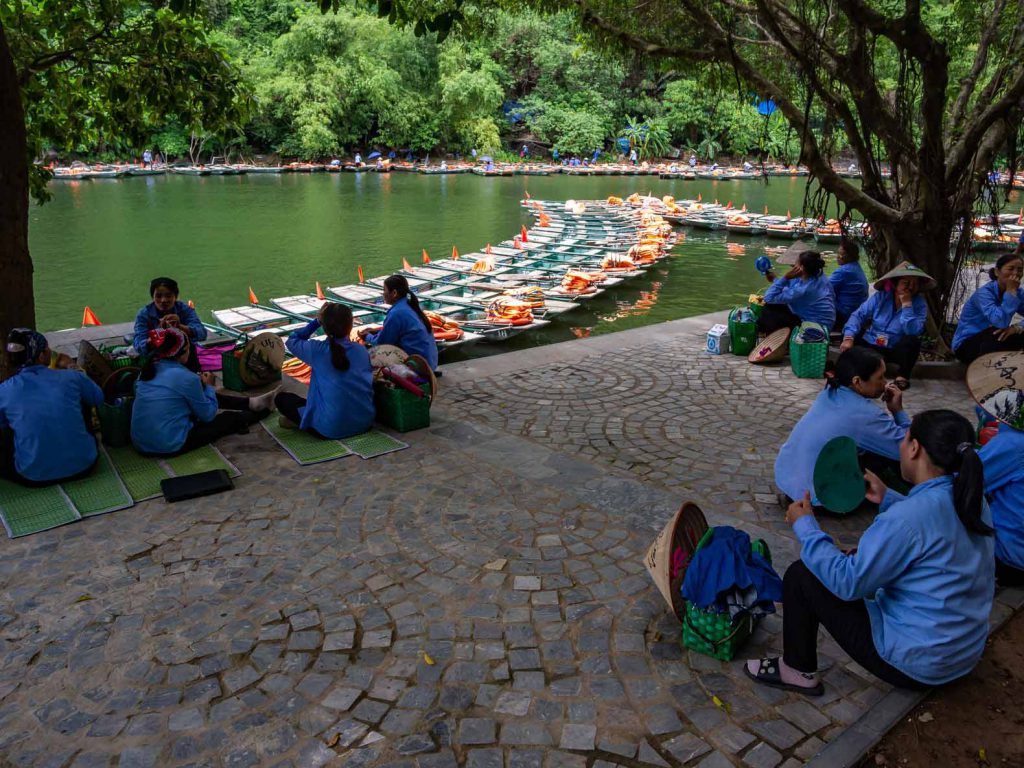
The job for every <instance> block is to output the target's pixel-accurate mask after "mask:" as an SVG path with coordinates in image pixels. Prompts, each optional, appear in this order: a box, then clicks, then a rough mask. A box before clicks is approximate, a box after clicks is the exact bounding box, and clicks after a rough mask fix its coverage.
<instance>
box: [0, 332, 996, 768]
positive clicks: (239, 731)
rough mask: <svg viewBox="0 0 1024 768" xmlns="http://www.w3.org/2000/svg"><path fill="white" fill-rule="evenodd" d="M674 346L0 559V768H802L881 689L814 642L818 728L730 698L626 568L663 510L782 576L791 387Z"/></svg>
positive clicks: (265, 448)
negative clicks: (758, 546)
mask: <svg viewBox="0 0 1024 768" xmlns="http://www.w3.org/2000/svg"><path fill="white" fill-rule="evenodd" d="M692 327H693V326H692V325H690V326H687V325H685V324H683V325H677V324H668V325H667V326H666V327H664V328H659V329H658V330H656V331H651V330H650V329H647V330H646V331H645V332H644V333H643V334H639V333H632V332H631V333H628V334H621V335H618V336H615V337H604V338H599V339H590V340H587V341H585V342H573V343H572V344H570V345H564V346H562V347H550V348H546V349H545V350H531V351H529V352H524V353H515V354H514V355H506V356H500V357H498V358H493V359H488V360H483V361H481V360H477V361H472V362H471V363H466V364H460V365H457V366H451V367H450V368H449V370H448V371H447V375H446V378H445V379H443V380H442V382H443V384H444V386H445V388H446V389H445V390H443V392H442V396H443V397H444V398H445V399H444V402H443V403H441V404H439V405H438V406H437V407H436V408H435V414H434V417H435V424H434V426H433V427H432V428H431V429H430V430H427V431H422V432H419V433H412V434H410V435H409V436H407V440H408V442H410V444H411V447H410V448H409V449H408V450H406V451H402V452H400V453H396V454H391V455H388V456H384V457H381V458H378V459H374V460H371V461H361V460H360V459H358V458H355V457H350V458H346V459H343V460H340V461H336V462H331V463H326V464H320V465H315V466H310V467H299V466H297V465H296V464H294V462H292V461H291V459H289V458H288V457H287V456H286V455H285V454H284V453H283V452H282V451H280V450H279V449H277V448H276V446H275V444H274V443H272V441H271V440H270V439H269V438H268V437H267V436H266V435H265V434H263V433H262V431H260V430H256V431H254V432H253V433H251V434H249V435H244V436H236V437H232V438H230V439H228V440H225V441H224V443H223V445H222V449H223V450H224V452H225V453H226V454H227V455H228V457H229V458H230V459H231V460H232V461H234V462H235V463H236V464H237V465H238V466H239V467H240V468H241V469H242V471H243V473H244V475H243V477H241V478H240V479H239V480H238V487H237V489H236V490H235V491H234V492H232V493H227V494H222V495H219V496H214V497H209V498H206V499H201V500H196V501H191V502H184V503H181V504H177V505H174V506H168V505H166V504H164V503H163V502H160V501H156V502H149V503H145V504H141V505H138V506H137V507H136V508H134V509H133V510H129V511H124V512H117V513H113V514H110V515H105V516H102V517H99V518H95V519H90V520H87V521H84V522H81V523H77V524H75V525H71V526H67V527H64V528H61V529H57V530H55V531H51V532H47V533H42V534H38V535H35V536H31V537H28V538H25V539H18V540H15V541H5V542H3V543H2V544H0V583H2V586H3V592H2V597H0V638H2V642H3V651H2V653H3V655H2V658H0V764H5V765H6V764H10V765H16V766H53V767H54V768H58V767H63V766H74V767H75V768H86V766H115V765H116V766H121V767H122V768H135V767H140V768H141V767H146V766H185V765H196V766H199V765H211V766H221V765H223V766H250V765H271V766H320V765H339V766H351V767H352V768H357V767H358V766H371V765H395V766H409V768H439V767H441V766H468V767H470V768H492V767H493V768H502V767H503V766H510V767H512V766H514V767H515V768H527V766H537V767H538V768H541V767H542V766H546V767H547V768H555V767H556V766H580V767H581V768H582V766H593V767H594V768H609V767H610V766H614V765H616V764H618V765H624V766H669V765H671V766H695V765H700V766H704V767H705V768H713V767H714V766H730V765H739V766H751V767H752V768H761V767H767V768H774V766H777V765H784V766H786V767H787V768H789V766H793V765H798V764H800V763H802V762H803V760H804V759H806V758H810V757H811V756H812V755H814V754H815V753H817V752H818V751H819V750H820V749H821V748H822V747H823V746H824V745H825V744H826V743H827V742H829V741H831V740H833V739H834V738H836V737H837V735H838V734H840V733H841V732H842V731H843V730H844V729H846V728H847V727H848V726H849V725H850V724H852V723H854V722H855V721H857V720H858V718H860V716H861V715H862V714H863V713H864V712H865V711H866V710H867V709H868V708H870V707H872V705H873V704H875V703H876V702H878V701H879V700H881V699H882V697H883V696H884V695H885V693H886V689H885V688H884V687H883V686H880V685H879V684H876V683H875V681H873V680H872V679H871V678H870V676H868V675H867V673H865V672H863V670H860V669H859V668H857V667H856V665H854V664H852V663H851V662H850V661H849V660H848V659H847V658H845V656H844V655H843V654H842V652H841V651H840V650H839V649H838V648H837V647H835V645H834V644H832V643H831V642H830V641H828V640H826V641H825V642H824V643H823V655H822V662H823V664H824V665H825V666H826V667H827V671H826V673H825V682H826V684H827V694H826V696H824V697H823V698H821V699H818V700H814V701H809V700H805V699H803V698H800V697H797V696H792V695H787V694H785V693H781V692H777V691H774V690H771V689H766V688H760V687H754V686H752V685H751V684H749V682H748V681H747V680H746V679H745V678H744V676H743V674H742V671H741V669H740V662H739V661H737V662H732V663H721V662H718V661H715V660H713V659H710V658H708V657H705V656H700V655H697V654H693V653H689V652H686V651H684V650H682V649H681V648H680V646H679V644H678V642H677V638H678V636H679V626H678V623H677V622H676V621H675V620H674V619H671V618H669V617H667V616H666V610H665V607H664V605H663V603H662V601H661V599H660V597H659V596H658V594H657V592H656V590H655V589H654V587H653V585H652V584H651V583H650V581H649V578H648V576H647V574H646V572H645V571H644V569H643V566H642V563H641V556H642V553H643V552H644V550H645V549H646V547H647V546H648V544H649V542H650V540H651V538H652V536H653V533H654V531H656V530H658V529H660V527H661V526H662V525H663V523H664V521H665V519H666V518H667V516H668V515H670V514H671V513H672V512H673V511H674V510H675V509H676V508H678V506H679V503H680V500H681V499H682V498H683V497H689V498H693V499H695V500H697V501H698V502H699V503H701V504H702V506H703V507H704V508H705V510H706V511H707V512H708V514H709V517H710V518H711V520H712V522H713V523H716V524H732V525H738V526H742V527H743V528H745V529H746V530H748V531H749V532H751V533H752V534H754V535H757V536H763V537H764V538H766V539H767V540H768V541H769V543H770V544H771V546H772V549H773V554H774V556H775V560H776V562H777V563H778V564H779V565H780V568H781V567H783V566H785V565H786V564H787V563H788V562H789V561H791V560H792V559H793V557H794V556H795V548H794V545H793V542H792V538H791V535H790V534H789V533H788V531H787V529H786V527H785V526H784V525H782V524H781V522H780V520H781V510H779V509H778V508H777V507H774V506H773V502H772V499H771V492H772V488H771V482H770V478H771V463H772V459H773V452H774V449H775V448H776V447H777V446H778V444H779V443H780V442H781V440H782V439H783V438H784V436H785V434H786V433H787V431H788V429H789V427H790V426H791V424H792V423H793V422H794V421H795V420H796V418H798V416H799V415H800V413H801V412H802V410H803V403H805V402H806V400H807V398H808V397H809V396H811V395H813V393H814V392H815V391H816V390H817V388H818V384H817V383H815V382H806V381H799V380H796V379H794V378H793V377H792V375H791V374H789V373H788V372H787V371H786V370H783V369H761V368H753V367H750V366H747V365H746V364H745V363H743V362H742V361H741V360H740V359H739V358H707V357H705V356H704V355H702V354H699V353H697V352H695V351H693V350H694V349H695V348H696V347H695V345H696V344H697V343H698V342H699V341H700V339H699V337H697V336H696V335H695V334H693V332H692ZM516 358H518V361H519V362H517V359H516ZM517 367H518V368H519V369H521V370H519V371H518V372H517V371H516V368H517ZM961 390H962V387H959V385H941V384H936V383H925V382H917V383H915V386H914V389H912V390H911V391H910V392H909V393H908V398H907V399H908V404H909V407H910V408H911V409H912V410H913V409H920V408H923V407H925V406H926V405H934V404H939V403H946V404H954V405H957V406H958V407H961V408H964V409H966V408H968V406H967V403H966V401H965V400H962V397H963V392H962V391H961ZM867 522H868V521H867V520H865V519H852V520H844V521H842V523H839V522H837V521H829V525H830V526H831V527H833V528H834V529H836V530H837V531H839V532H840V533H841V534H842V535H844V536H846V535H851V536H852V535H853V534H854V533H855V531H856V530H857V529H860V528H862V527H863V526H864V525H865V524H866V523H867ZM1003 610H1008V609H1005V608H1003ZM780 628H781V622H780V619H779V618H778V617H777V616H773V617H769V618H768V619H767V620H766V621H765V622H764V623H763V624H762V626H761V627H760V628H759V629H758V630H757V632H756V634H755V636H754V638H753V640H752V642H751V644H750V646H749V647H748V649H747V652H748V653H749V654H751V655H753V654H759V653H761V652H762V651H768V650H771V649H773V648H776V649H777V648H778V644H779V632H780Z"/></svg>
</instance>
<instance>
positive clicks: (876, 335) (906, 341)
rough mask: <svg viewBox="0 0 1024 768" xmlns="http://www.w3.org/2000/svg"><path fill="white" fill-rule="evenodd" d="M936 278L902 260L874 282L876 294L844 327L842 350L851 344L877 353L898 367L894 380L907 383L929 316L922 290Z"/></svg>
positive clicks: (932, 286) (904, 384)
mask: <svg viewBox="0 0 1024 768" xmlns="http://www.w3.org/2000/svg"><path fill="white" fill-rule="evenodd" d="M934 287H935V280H934V279H933V278H932V277H931V276H930V275H928V274H926V273H925V272H924V271H923V270H921V269H920V268H919V267H916V266H914V265H913V264H911V263H910V262H909V261H904V262H903V263H901V264H900V265H899V266H897V267H896V268H895V269H892V270H890V271H889V272H887V273H886V274H884V275H882V276H881V277H880V278H879V279H878V280H876V281H875V293H874V294H872V296H871V298H869V299H868V300H867V301H865V302H864V303H863V304H861V306H860V307H859V308H858V309H857V311H856V312H854V313H853V314H852V315H851V316H850V319H849V320H848V321H847V322H846V324H845V326H844V327H843V342H842V344H841V345H840V347H839V348H840V349H841V350H845V349H849V348H850V347H852V346H853V345H854V344H857V345H859V346H865V347H869V348H871V349H873V350H875V351H876V352H878V353H879V354H880V355H881V356H882V357H883V358H884V359H885V361H886V362H887V363H890V364H891V365H893V366H895V367H896V368H897V369H898V375H897V376H896V383H897V385H898V386H900V387H901V388H902V389H906V388H907V387H908V386H910V376H911V374H912V372H913V370H914V366H915V365H917V359H918V357H919V356H920V354H921V334H922V333H924V324H925V321H926V320H927V318H928V304H927V302H925V299H924V296H922V295H921V293H922V291H924V290H929V289H931V288H934Z"/></svg>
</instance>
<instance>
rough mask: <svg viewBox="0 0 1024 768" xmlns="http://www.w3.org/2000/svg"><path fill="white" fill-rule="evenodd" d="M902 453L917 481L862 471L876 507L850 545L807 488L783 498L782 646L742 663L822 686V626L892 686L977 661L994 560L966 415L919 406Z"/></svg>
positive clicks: (949, 673)
mask: <svg viewBox="0 0 1024 768" xmlns="http://www.w3.org/2000/svg"><path fill="white" fill-rule="evenodd" d="M857 351H858V350H857V349H856V348H855V349H853V350H851V351H850V352H857ZM850 352H846V353H844V354H850ZM899 463H900V472H901V474H902V477H903V479H904V480H906V481H907V482H908V483H910V484H911V485H912V486H913V487H912V488H911V490H910V493H909V494H908V495H907V496H902V495H900V494H898V493H895V492H894V491H892V490H890V489H889V488H887V487H886V485H885V484H884V483H883V482H882V481H881V480H880V479H879V478H878V477H877V476H876V475H875V474H873V473H872V472H866V473H865V482H866V484H867V486H868V491H867V497H868V499H869V500H870V501H872V502H874V503H876V504H878V505H879V510H880V511H879V514H878V516H877V517H876V518H875V519H874V521H873V522H872V523H871V525H870V526H869V527H868V529H867V530H866V531H865V532H864V533H863V535H862V536H861V537H860V541H859V542H858V543H857V547H856V548H855V549H853V550H851V551H847V552H844V551H842V550H840V549H839V548H838V547H837V546H836V544H835V542H834V541H833V540H832V538H831V537H830V536H829V535H828V534H826V533H825V532H824V531H822V530H821V528H820V527H819V525H818V522H817V520H816V519H815V517H814V511H813V509H812V507H811V501H810V495H809V493H808V492H807V489H805V490H804V492H802V493H801V494H800V497H799V498H798V500H797V501H795V502H793V503H792V504H791V505H790V506H789V508H788V509H787V512H786V520H787V522H789V523H791V524H792V526H793V531H794V533H795V534H796V536H797V538H798V539H799V540H800V559H799V560H798V561H796V562H795V563H793V565H791V566H790V567H789V569H788V570H787V571H786V575H785V577H784V579H783V600H782V605H783V628H782V636H783V645H782V652H783V653H782V657H781V658H777V657H767V658H762V659H752V660H750V661H748V662H747V663H746V665H745V666H744V671H745V672H746V674H747V675H748V676H749V677H751V678H752V679H754V680H755V681H756V682H758V683H762V684H765V685H769V686H772V687H775V688H781V689H785V690H789V691H794V692H797V693H802V694H804V695H807V696H820V695H821V694H822V693H823V692H824V687H823V685H822V683H821V680H820V678H819V674H818V651H817V648H818V631H819V628H820V627H821V626H824V628H825V630H826V631H827V632H828V633H829V634H830V635H831V636H832V638H833V639H834V640H835V641H836V643H837V644H838V645H839V646H840V647H841V648H842V649H843V650H844V651H845V652H846V653H847V654H848V655H849V656H850V658H852V659H853V660H854V661H855V662H857V663H858V664H859V665H860V666H862V667H863V668H864V669H866V670H868V671H869V672H871V673H872V674H873V675H875V676H876V677H878V678H880V679H881V680H884V681H885V682H887V683H889V684H890V685H894V686H898V687H904V688H926V687H930V686H935V685H944V684H946V683H949V682H952V681H954V680H957V679H959V678H961V677H963V676H964V675H966V674H968V673H969V672H970V671H971V670H972V669H973V668H974V666H975V665H976V664H977V663H978V660H979V659H980V658H981V655H982V653H983V652H984V650H985V642H986V640H987V639H988V632H989V616H990V613H991V610H992V600H993V596H994V591H995V578H994V571H995V567H994V540H993V536H992V525H991V522H992V516H991V513H990V510H989V509H988V506H987V505H986V504H985V498H984V495H983V484H984V480H983V476H982V463H981V460H980V459H979V457H978V455H977V454H976V453H975V451H974V430H973V428H972V427H971V424H970V422H968V421H967V420H966V419H965V418H964V417H963V416H961V415H959V414H957V413H954V412H953V411H948V410H933V411H924V412H923V413H920V414H918V415H917V416H916V417H915V418H914V420H913V422H912V423H911V424H910V427H909V429H908V430H907V432H906V435H905V436H904V437H903V440H902V441H901V442H900V445H899Z"/></svg>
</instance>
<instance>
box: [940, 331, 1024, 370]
mask: <svg viewBox="0 0 1024 768" xmlns="http://www.w3.org/2000/svg"><path fill="white" fill-rule="evenodd" d="M995 331H996V329H995V328H993V327H991V326H990V327H988V328H986V329H985V330H984V331H982V332H981V333H976V334H974V335H973V336H968V337H967V338H966V339H964V340H963V341H962V342H960V346H959V347H957V348H956V350H955V351H954V354H955V355H956V356H957V358H958V359H959V360H960V362H961V363H964V364H965V365H970V364H971V363H973V362H974V361H975V360H977V359H978V358H979V357H981V356H982V355H987V354H989V353H991V352H1024V333H1018V334H1016V335H1014V336H1011V337H1010V338H1008V339H1005V340H1004V341H999V340H998V339H997V338H996V337H995Z"/></svg>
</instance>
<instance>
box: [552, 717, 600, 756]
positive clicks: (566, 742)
mask: <svg viewBox="0 0 1024 768" xmlns="http://www.w3.org/2000/svg"><path fill="white" fill-rule="evenodd" d="M596 738H597V726H596V725H585V724H574V723H567V724H566V725H563V726H562V737H561V739H560V740H559V742H558V747H559V749H569V750H576V751H581V752H590V751H592V750H593V749H594V746H595V741H596Z"/></svg>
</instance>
